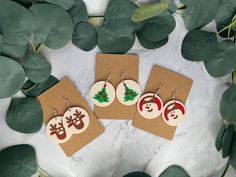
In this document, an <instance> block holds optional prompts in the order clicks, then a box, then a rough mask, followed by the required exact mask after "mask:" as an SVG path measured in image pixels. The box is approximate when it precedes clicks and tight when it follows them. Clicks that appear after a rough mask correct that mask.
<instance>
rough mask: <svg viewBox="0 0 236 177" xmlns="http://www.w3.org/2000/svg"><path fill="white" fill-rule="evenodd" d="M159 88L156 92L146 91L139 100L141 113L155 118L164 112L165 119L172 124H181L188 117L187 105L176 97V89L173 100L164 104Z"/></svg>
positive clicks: (138, 106) (149, 117)
mask: <svg viewBox="0 0 236 177" xmlns="http://www.w3.org/2000/svg"><path fill="white" fill-rule="evenodd" d="M161 86H162V84H160V87H159V89H158V90H157V91H156V92H155V93H146V94H144V95H143V96H141V98H140V99H139V101H138V104H137V109H138V112H139V114H140V115H141V116H142V117H144V118H146V119H155V118H158V117H159V116H160V115H161V114H162V118H163V120H164V121H165V122H166V123H167V124H168V125H170V126H177V125H179V124H180V123H181V122H182V121H183V120H184V119H185V117H186V108H185V105H184V104H183V103H182V102H181V101H179V100H177V99H176V98H175V94H176V91H177V90H176V89H175V91H174V92H173V94H172V100H170V101H168V102H167V103H165V105H164V104H163V101H162V99H161V98H160V96H159V93H160V91H161Z"/></svg>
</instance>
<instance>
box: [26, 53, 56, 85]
mask: <svg viewBox="0 0 236 177" xmlns="http://www.w3.org/2000/svg"><path fill="white" fill-rule="evenodd" d="M22 66H23V68H24V70H25V75H26V76H27V77H28V78H29V79H30V80H31V81H33V82H35V83H41V82H43V81H45V80H46V79H48V77H49V76H50V75H51V72H52V66H51V65H50V63H49V62H48V61H47V59H46V58H44V57H43V56H42V55H41V54H40V53H28V54H27V55H26V56H25V58H24V61H23V63H22Z"/></svg>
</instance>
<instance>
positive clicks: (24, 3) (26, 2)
mask: <svg viewBox="0 0 236 177" xmlns="http://www.w3.org/2000/svg"><path fill="white" fill-rule="evenodd" d="M12 1H15V2H17V3H19V4H21V5H22V6H24V7H26V8H29V7H30V6H31V5H32V2H33V0H12Z"/></svg>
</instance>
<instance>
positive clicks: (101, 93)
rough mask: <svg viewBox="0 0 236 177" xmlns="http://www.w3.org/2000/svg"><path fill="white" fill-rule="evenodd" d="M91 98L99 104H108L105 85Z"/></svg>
mask: <svg viewBox="0 0 236 177" xmlns="http://www.w3.org/2000/svg"><path fill="white" fill-rule="evenodd" d="M93 98H94V99H95V100H97V101H99V102H100V103H103V102H109V97H108V95H107V92H106V84H105V85H104V86H103V88H102V90H100V91H99V92H98V93H97V94H96V95H95V96H94V97H93Z"/></svg>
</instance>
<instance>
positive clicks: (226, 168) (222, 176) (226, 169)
mask: <svg viewBox="0 0 236 177" xmlns="http://www.w3.org/2000/svg"><path fill="white" fill-rule="evenodd" d="M228 169H229V162H227V164H226V166H225V169H224V172H223V173H222V175H221V177H224V176H225V175H226V173H227V171H228Z"/></svg>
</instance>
